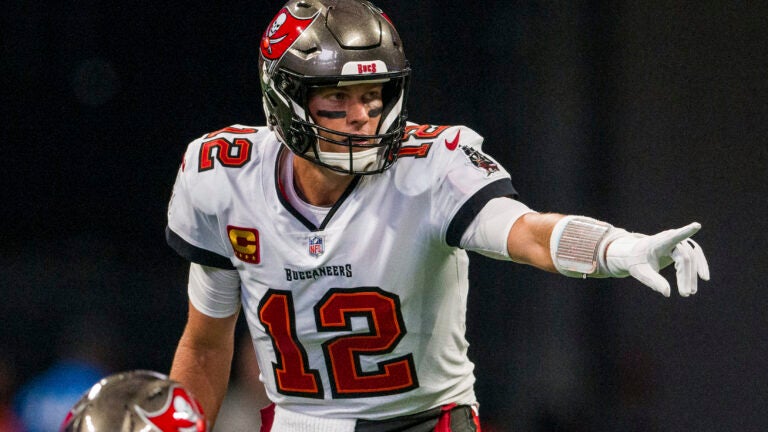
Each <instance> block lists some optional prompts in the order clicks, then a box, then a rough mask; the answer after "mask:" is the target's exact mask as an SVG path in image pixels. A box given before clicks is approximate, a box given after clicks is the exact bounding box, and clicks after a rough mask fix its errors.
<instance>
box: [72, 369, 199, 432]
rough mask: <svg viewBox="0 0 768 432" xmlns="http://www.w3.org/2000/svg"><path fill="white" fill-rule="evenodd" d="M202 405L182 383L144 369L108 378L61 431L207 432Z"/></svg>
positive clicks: (82, 401)
mask: <svg viewBox="0 0 768 432" xmlns="http://www.w3.org/2000/svg"><path fill="white" fill-rule="evenodd" d="M207 430H208V425H207V423H206V419H205V416H204V415H203V411H202V408H201V407H200V403H199V402H198V401H197V400H196V399H195V398H194V397H193V396H192V395H191V394H189V392H187V391H186V390H185V389H184V388H183V387H182V386H181V385H180V384H179V383H177V382H175V381H172V380H170V379H168V377H167V376H165V375H163V374H160V373H157V372H152V371H145V370H136V371H130V372H122V373H118V374H114V375H111V376H108V377H107V378H104V379H102V380H101V381H99V382H98V383H96V384H95V385H94V386H93V387H91V389H90V390H88V392H87V393H86V394H85V395H83V397H82V398H81V399H80V401H78V402H77V403H76V404H75V406H74V407H73V408H72V410H70V412H69V414H68V415H67V418H66V419H65V420H64V423H63V424H62V426H61V432H207Z"/></svg>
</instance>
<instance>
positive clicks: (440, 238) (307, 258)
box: [166, 0, 709, 432]
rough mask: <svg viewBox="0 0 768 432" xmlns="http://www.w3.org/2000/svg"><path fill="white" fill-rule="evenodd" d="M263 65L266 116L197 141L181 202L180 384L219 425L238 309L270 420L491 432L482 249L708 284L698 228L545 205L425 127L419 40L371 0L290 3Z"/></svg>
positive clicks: (583, 272)
mask: <svg viewBox="0 0 768 432" xmlns="http://www.w3.org/2000/svg"><path fill="white" fill-rule="evenodd" d="M259 56H260V62H259V77H260V81H261V87H262V96H263V104H264V111H265V113H266V119H267V125H266V126H249V125H242V124H235V125H232V126H228V127H225V128H223V129H220V130H218V131H213V132H210V133H206V134H204V135H202V136H201V137H200V138H198V139H197V140H195V141H193V142H192V143H191V144H189V146H188V148H187V150H186V153H185V155H184V162H183V163H182V166H181V168H180V170H179V173H178V176H177V179H176V184H175V186H174V192H173V196H172V198H171V202H170V205H169V213H168V227H167V231H166V236H167V240H168V243H169V245H170V246H171V247H172V248H173V249H175V250H176V251H177V252H178V253H179V254H180V255H182V256H183V257H185V258H186V259H188V260H189V261H190V262H191V264H190V271H189V286H188V293H189V315H188V321H187V324H186V327H185V330H184V333H183V335H182V336H181V339H180V341H179V344H178V347H177V349H176V354H175V357H174V360H173V365H172V367H171V372H170V377H171V378H172V379H174V380H176V381H178V382H180V383H182V384H183V385H184V386H185V387H186V388H188V389H190V391H191V392H193V393H194V394H195V395H197V397H198V398H199V399H200V402H201V405H202V407H203V410H204V412H205V413H206V416H207V418H208V419H210V421H212V422H213V421H215V418H216V415H217V412H218V410H219V406H220V404H221V402H222V399H223V397H224V394H225V392H226V389H227V383H228V379H229V373H230V363H231V361H232V354H233V344H234V339H233V338H234V333H235V324H236V321H237V318H238V316H239V314H240V313H242V314H244V315H245V318H246V320H247V323H248V326H249V329H250V333H251V335H252V337H253V345H254V349H255V351H256V354H257V358H258V362H259V367H260V369H261V371H262V377H261V378H262V381H263V382H264V385H265V387H266V390H267V394H268V396H269V398H270V400H271V401H272V402H273V403H272V405H270V406H269V407H266V408H265V409H264V410H263V411H262V417H263V419H264V421H263V422H264V426H263V427H264V429H262V430H266V431H269V430H272V431H280V432H284V431H285V432H294V431H296V432H298V431H335V432H344V431H348V432H352V431H372V432H386V431H404V430H407V431H413V432H417V431H478V430H480V421H479V418H478V411H477V406H478V401H477V400H476V398H475V394H474V391H473V385H474V381H475V377H474V372H473V369H474V366H473V364H472V362H471V361H470V360H469V358H468V357H467V347H468V344H467V341H466V338H465V327H466V322H465V316H466V304H467V295H468V289H469V287H468V275H467V273H468V257H467V253H466V251H467V250H471V251H475V252H478V253H481V254H484V255H487V256H490V257H493V258H496V259H499V260H508V261H515V262H518V263H523V264H529V265H533V266H535V267H538V268H541V269H543V270H547V271H552V272H560V273H562V274H564V275H566V276H571V277H579V278H584V277H626V276H630V275H631V276H632V277H634V278H636V279H638V280H639V281H640V282H641V283H643V284H645V285H647V286H649V287H650V288H652V289H654V290H656V291H658V292H660V293H662V294H663V295H665V296H669V295H670V285H669V283H668V282H667V280H666V279H665V278H664V277H662V276H661V275H660V274H659V273H658V271H659V270H660V269H662V268H664V267H666V266H668V265H670V264H672V263H674V264H675V267H676V269H677V285H678V290H679V292H680V294H681V295H683V296H688V295H691V294H694V293H696V290H697V281H698V278H699V277H701V278H702V279H705V280H706V279H708V278H709V274H708V272H709V270H708V266H707V263H706V259H705V258H704V254H703V252H702V251H701V248H700V247H698V245H697V244H696V243H695V242H694V241H693V240H691V239H690V237H691V236H692V235H693V234H694V233H696V232H697V231H698V229H699V228H700V225H699V224H697V223H692V224H689V225H687V226H685V227H683V228H679V229H674V230H667V231H663V232H661V233H659V234H656V235H652V236H646V235H642V234H636V233H629V232H627V231H625V230H623V229H620V228H616V227H613V226H611V225H610V224H608V223H605V222H601V221H599V220H596V219H592V218H589V217H584V216H566V215H561V214H555V213H540V212H537V211H534V210H532V209H530V208H529V207H528V206H526V205H525V204H524V203H522V202H520V201H518V200H517V199H516V198H517V193H516V191H515V189H514V187H513V186H512V183H511V181H510V176H509V174H508V173H507V171H506V170H505V169H504V168H503V167H502V166H501V165H499V164H498V163H497V162H496V161H495V160H494V159H493V158H492V157H491V156H489V155H487V154H485V153H484V152H483V150H482V148H481V144H482V141H483V139H482V137H481V136H480V135H478V134H477V133H476V132H475V131H473V130H471V129H469V128H466V127H463V126H446V125H432V124H428V123H412V122H409V121H408V120H407V115H406V102H407V98H408V88H409V78H410V69H409V66H408V62H407V61H406V58H405V55H404V51H403V45H402V42H401V40H400V38H399V36H398V34H397V32H396V30H395V28H394V26H393V24H392V22H391V20H390V19H389V18H388V17H387V16H386V15H385V14H384V13H383V12H382V11H381V10H380V9H378V8H377V7H376V6H374V5H372V4H371V3H369V2H367V1H362V0H291V1H289V2H288V3H287V4H286V5H285V6H284V7H283V8H282V9H281V10H280V11H279V12H278V13H277V15H276V16H275V18H274V19H273V20H272V22H270V23H269V25H268V26H267V28H266V30H265V31H264V33H263V35H262V38H261V43H260V45H259ZM258 408H259V407H254V409H258Z"/></svg>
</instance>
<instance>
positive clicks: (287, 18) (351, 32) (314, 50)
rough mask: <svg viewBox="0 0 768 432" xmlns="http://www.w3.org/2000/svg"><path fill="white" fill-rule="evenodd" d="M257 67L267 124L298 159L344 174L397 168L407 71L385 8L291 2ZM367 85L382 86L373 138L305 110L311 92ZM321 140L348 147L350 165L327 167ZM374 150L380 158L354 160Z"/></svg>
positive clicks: (267, 37) (269, 33)
mask: <svg viewBox="0 0 768 432" xmlns="http://www.w3.org/2000/svg"><path fill="white" fill-rule="evenodd" d="M259 60H260V61H259V66H260V67H259V74H260V78H261V79H260V81H261V86H262V93H263V103H264V111H265V114H266V117H267V122H268V124H269V126H270V127H271V128H272V129H273V130H274V131H275V132H276V134H277V136H278V137H279V138H280V140H281V141H282V142H283V143H284V144H285V145H286V146H287V147H288V148H290V149H291V151H293V153H294V154H296V155H298V156H300V157H302V158H305V159H307V160H310V161H312V162H313V163H315V164H317V165H320V166H324V167H326V168H329V169H331V170H334V171H338V172H342V173H345V174H375V173H380V172H382V171H384V170H386V169H387V168H389V167H390V166H391V165H392V164H393V163H394V162H395V160H396V159H397V152H398V150H399V148H400V141H401V139H402V136H403V132H404V130H405V126H406V109H405V104H406V101H407V95H408V87H409V74H410V68H409V67H408V62H407V60H406V59H405V54H404V52H403V48H402V44H401V42H400V38H399V36H398V34H397V31H396V30H395V28H394V26H393V25H392V23H391V22H390V21H389V19H388V18H387V17H386V16H385V15H384V14H383V13H382V12H381V10H380V9H378V8H376V7H375V6H373V5H372V4H370V3H369V2H367V1H360V0H337V1H326V0H292V1H289V2H288V3H287V4H286V5H285V7H284V8H283V9H282V10H281V11H280V12H279V13H278V15H277V16H276V17H275V18H274V19H273V21H272V22H271V23H270V24H269V25H268V26H267V29H266V31H265V32H264V36H263V38H262V43H261V50H260V59H259ZM363 83H369V84H370V83H381V84H382V101H383V104H384V106H383V110H382V114H381V119H380V122H379V125H378V128H377V131H376V133H375V134H371V135H359V134H350V133H345V132H343V131H338V130H332V129H328V128H323V127H321V126H319V125H317V124H316V123H315V121H314V120H313V119H312V117H311V116H310V114H309V110H308V108H307V102H308V97H309V92H310V90H311V89H312V88H315V87H324V86H339V87H343V86H348V85H355V84H363ZM321 133H322V136H321ZM329 134H330V135H334V136H337V137H341V139H336V140H333V139H329V138H327V136H328V135H329ZM321 140H322V141H326V142H329V143H332V144H336V145H339V146H343V147H344V151H343V152H341V153H343V154H346V155H347V161H346V162H344V163H339V160H338V159H339V157H338V156H337V155H334V157H333V158H332V159H333V160H334V162H332V163H329V162H328V158H327V157H325V158H324V157H323V152H321V151H320V149H319V143H320V141H321ZM363 142H365V144H362V143H363ZM373 148H375V149H377V151H376V152H375V153H376V154H375V158H373V159H371V160H370V161H369V163H359V161H358V160H357V159H361V156H360V155H358V154H356V153H362V151H360V150H363V151H364V150H370V149H373ZM370 153H372V152H369V153H368V154H370Z"/></svg>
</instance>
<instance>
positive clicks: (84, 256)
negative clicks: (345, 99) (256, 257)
mask: <svg viewBox="0 0 768 432" xmlns="http://www.w3.org/2000/svg"><path fill="white" fill-rule="evenodd" d="M760 3H761V2H726V1H719V2H718V1H715V2H682V1H671V2H670V1H644V2H629V1H619V2H603V1H572V2H565V1H563V2H538V1H527V2H506V1H489V2H465V1H458V0H441V1H437V0H425V1H418V2H416V1H407V2H406V1H387V0H380V1H379V2H378V4H379V6H381V7H382V8H384V9H385V11H386V12H387V13H388V15H389V16H390V17H391V18H392V20H393V21H394V22H395V24H396V26H397V27H398V29H399V31H400V34H401V36H402V38H403V40H404V42H405V44H406V45H405V46H406V54H407V55H408V57H409V59H410V61H411V64H412V67H413V70H414V73H413V87H412V92H411V98H410V102H409V112H410V118H411V120H412V121H415V122H431V123H436V124H465V125H467V126H469V127H472V128H474V129H475V130H477V131H478V132H480V133H481V134H482V135H484V136H485V137H486V141H485V145H484V148H485V149H486V151H488V152H489V153H490V154H492V155H494V156H495V157H496V158H497V159H498V160H499V161H500V162H501V163H502V164H503V165H504V166H505V167H506V168H507V169H508V170H509V171H510V173H511V174H512V178H513V182H514V184H515V186H516V187H517V189H518V191H519V192H520V194H521V198H522V200H523V201H524V202H526V203H528V204H529V205H530V206H531V207H533V208H535V209H537V210H541V211H558V212H563V213H575V214H585V215H590V216H594V217H599V218H601V219H604V220H608V221H610V222H612V223H614V224H615V225H617V226H621V227H624V228H627V229H629V230H632V231H639V232H645V233H654V232H657V231H659V230H663V229H668V228H673V227H678V226H682V225H684V224H687V223H689V222H691V221H694V220H696V221H699V222H701V223H702V225H703V229H702V231H701V232H700V233H699V234H697V235H696V237H695V239H696V240H697V241H698V242H699V244H700V245H701V246H702V247H703V248H704V250H705V252H706V253H707V257H708V259H709V264H710V269H711V273H712V280H711V281H710V282H707V283H701V284H700V287H699V288H700V290H699V293H698V294H697V295H696V296H694V297H692V298H688V299H683V298H680V297H679V296H677V295H676V294H673V296H672V298H670V299H666V298H664V297H662V296H661V295H659V294H657V293H654V292H652V291H651V290H650V289H648V288H645V287H644V286H641V285H640V284H639V283H638V282H635V281H633V280H627V279H623V280H588V281H582V280H577V279H567V278H564V277H561V276H559V275H552V274H546V273H542V272H539V271H537V270H534V269H531V268H526V267H523V266H519V265H515V264H510V263H497V262H493V261H491V260H488V259H485V258H483V257H479V256H477V255H473V256H472V259H473V261H472V276H471V279H472V283H473V284H474V285H473V288H472V291H471V296H470V316H469V329H468V333H469V339H470V342H471V343H472V346H471V356H472V358H473V360H474V361H475V363H476V365H477V375H478V383H477V392H478V394H479V397H480V400H481V403H482V407H481V412H482V417H483V419H484V421H485V422H486V423H487V425H488V429H491V427H492V426H493V427H494V428H495V429H492V430H497V431H507V430H520V431H555V430H557V431H571V430H573V431H576V430H601V431H602V430H604V431H612V430H625V431H627V430H630V431H631V430H637V431H683V430H700V431H723V430H736V429H738V430H745V431H747V430H749V431H757V430H766V428H768V417H767V416H766V415H767V413H768V408H767V407H768V378H766V377H767V375H766V371H767V370H768V344H767V343H766V341H767V340H768V328H767V326H768V318H767V317H766V315H767V312H768V308H767V307H766V306H768V304H767V303H768V302H766V294H765V288H766V283H765V282H764V276H763V275H762V272H763V271H765V269H766V267H768V266H767V265H768V239H767V237H768V235H767V234H766V232H768V224H767V223H766V222H765V219H766V217H768V212H767V211H766V210H768V205H766V202H767V201H768V199H767V198H766V196H767V194H768V186H766V181H767V180H768V145H767V140H766V137H767V136H768V134H767V132H768V127H766V125H768V75H767V73H768V32H767V31H766V28H768V6H766V5H765V4H762V5H761V4H760ZM281 5H282V2H263V1H257V2H254V1H249V2H246V1H234V0H233V1H224V2H215V3H214V2H202V1H188V2H169V3H167V4H165V3H162V2H160V3H158V2H146V1H126V2H119V3H108V2H101V1H96V0H90V1H87V0H86V1H77V2H66V1H65V2H12V3H10V4H7V5H6V6H4V8H3V12H2V25H1V26H0V43H1V44H2V61H1V62H0V79H1V80H2V95H1V96H0V118H2V130H1V131H0V139H1V140H2V141H1V142H2V145H1V147H0V149H2V160H3V164H2V166H1V168H0V179H2V182H1V183H0V184H1V185H2V187H0V202H2V203H3V204H2V205H1V206H0V223H1V225H0V226H1V227H2V228H0V237H1V238H2V242H0V260H1V261H0V299H2V300H1V301H0V324H1V327H0V355H1V358H0V362H2V363H5V364H6V366H5V369H6V370H7V371H8V372H6V376H7V377H9V378H10V379H7V380H6V381H7V384H6V393H10V394H13V392H14V391H16V390H17V389H19V388H20V387H21V386H22V385H23V384H25V383H26V382H28V381H29V380H31V379H32V378H33V377H35V376H38V375H39V374H41V373H42V372H43V371H45V370H46V369H47V368H49V367H50V366H51V365H52V364H54V362H55V361H56V360H57V359H60V358H61V356H63V355H65V354H64V353H65V352H67V349H65V348H67V347H68V348H72V347H73V346H74V345H75V343H76V342H78V341H81V340H83V339H84V338H82V337H77V336H73V334H74V335H78V334H79V335H84V334H88V333H90V332H91V330H88V329H92V330H93V333H94V334H95V333H96V331H97V330H98V331H99V332H101V333H100V334H103V337H99V338H98V339H99V340H103V341H109V342H108V343H105V344H102V345H108V346H109V353H108V355H107V357H106V360H105V363H104V364H105V368H107V369H108V370H118V369H134V368H149V369H155V370H160V371H167V370H168V369H169V367H170V362H171V359H172V356H173V351H174V348H175V344H176V341H177V340H178V337H179V336H180V334H181V331H182V328H183V324H184V320H185V315H186V291H185V290H186V269H187V264H186V263H185V262H184V261H183V260H182V259H181V258H179V257H177V256H176V255H175V254H174V253H173V252H172V251H171V250H170V249H169V248H168V247H167V246H166V245H165V242H164V235H163V230H164V227H165V211H166V205H167V201H168V198H169V196H170V191H171V187H172V185H173V181H174V177H175V174H176V170H177V167H178V165H179V162H180V160H181V155H182V152H183V150H184V148H185V145H186V144H187V143H188V142H189V141H191V140H192V139H194V138H196V137H198V136H200V135H201V134H203V133H205V132H209V131H213V130H217V129H220V128H222V127H224V126H227V125H230V124H234V123H241V124H250V125H260V124H263V123H264V115H263V112H262V110H261V102H260V94H259V88H258V78H257V57H256V56H257V46H258V42H259V37H260V35H261V32H262V31H263V29H264V28H265V27H266V25H267V23H268V22H269V21H270V19H271V18H272V17H273V16H274V14H275V13H276V12H277V11H278V9H279V8H280V6H281ZM670 270H671V269H668V270H666V271H665V272H664V274H665V276H667V277H669V278H670V279H672V278H673V277H674V272H673V271H670ZM241 324H242V323H241ZM83 328H85V329H86V330H82V329H83ZM240 328H241V329H242V325H241V327H240ZM73 329H74V330H73ZM77 329H80V330H77ZM62 346H63V347H64V348H62ZM69 351H71V349H70V350H69ZM84 351H85V349H82V350H80V352H84ZM0 397H2V394H0Z"/></svg>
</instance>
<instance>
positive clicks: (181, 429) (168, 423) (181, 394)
mask: <svg viewBox="0 0 768 432" xmlns="http://www.w3.org/2000/svg"><path fill="white" fill-rule="evenodd" d="M136 408H137V410H138V411H139V413H140V414H141V415H142V416H143V417H144V419H145V420H146V421H147V423H149V424H152V425H154V426H155V427H156V428H157V430H158V431H162V432H206V430H207V425H206V423H205V417H204V416H203V410H202V408H201V407H200V404H199V403H198V402H197V401H196V400H195V399H193V398H192V397H191V396H190V395H189V394H188V393H187V392H186V391H185V390H184V389H183V388H181V387H178V386H174V387H173V391H172V392H171V393H170V397H169V398H168V401H167V402H166V403H165V405H164V406H163V408H162V409H160V410H158V411H156V412H152V413H150V412H146V411H144V410H143V409H141V408H139V407H138V406H137V407H136Z"/></svg>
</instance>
